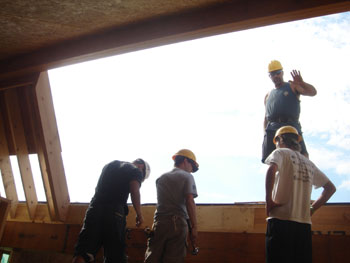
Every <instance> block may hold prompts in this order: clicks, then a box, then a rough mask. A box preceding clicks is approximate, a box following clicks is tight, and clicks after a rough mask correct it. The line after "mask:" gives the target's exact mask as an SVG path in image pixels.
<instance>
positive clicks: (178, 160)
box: [174, 155, 186, 166]
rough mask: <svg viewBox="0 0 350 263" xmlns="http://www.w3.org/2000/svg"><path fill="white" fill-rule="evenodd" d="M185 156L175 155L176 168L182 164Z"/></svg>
mask: <svg viewBox="0 0 350 263" xmlns="http://www.w3.org/2000/svg"><path fill="white" fill-rule="evenodd" d="M185 158H186V157H185V156H182V155H176V156H175V160H174V161H175V164H174V165H175V166H178V165H180V164H181V163H183V161H184V160H185Z"/></svg>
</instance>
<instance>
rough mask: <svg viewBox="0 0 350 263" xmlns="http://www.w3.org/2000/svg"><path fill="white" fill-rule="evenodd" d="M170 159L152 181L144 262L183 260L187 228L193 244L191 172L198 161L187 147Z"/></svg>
mask: <svg viewBox="0 0 350 263" xmlns="http://www.w3.org/2000/svg"><path fill="white" fill-rule="evenodd" d="M173 160H174V169H173V170H171V171H170V172H168V173H165V174H163V175H162V176H160V177H159V178H158V179H157V181H156V187H157V200H158V202H157V209H156V212H155V214H154V222H153V227H152V229H153V231H152V233H151V236H150V238H149V239H148V243H147V250H146V254H145V262H147V263H150V262H154V263H160V262H163V263H178V262H184V260H185V256H186V240H187V234H188V232H189V230H190V232H189V233H190V241H191V243H192V247H193V248H197V246H196V239H197V219H196V204H195V202H194V198H195V197H197V188H196V184H195V181H194V178H193V175H192V174H191V173H194V172H196V171H197V170H198V163H197V161H196V157H195V155H194V153H193V152H192V151H190V150H187V149H182V150H180V151H178V152H177V153H176V154H174V156H173Z"/></svg>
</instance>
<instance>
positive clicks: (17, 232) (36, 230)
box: [0, 204, 350, 263]
mask: <svg viewBox="0 0 350 263" xmlns="http://www.w3.org/2000/svg"><path fill="white" fill-rule="evenodd" d="M87 206H88V204H77V205H71V207H70V210H69V216H68V220H67V222H69V223H66V224H61V223H52V222H50V223H44V220H43V221H42V222H39V221H36V222H35V223H32V222H30V221H28V222H25V223H24V222H19V221H14V220H9V221H8V222H7V225H6V228H5V231H4V235H3V239H2V240H1V242H0V245H1V246H7V247H16V248H21V249H33V250H41V251H45V250H46V251H57V252H64V253H73V249H74V245H75V243H76V241H77V237H78V234H79V231H80V228H81V224H82V219H83V216H84V212H85V210H86V208H87ZM264 206H265V205H264V204H256V205H255V204H253V205H244V204H240V205H198V206H197V213H198V216H199V217H200V218H201V220H203V221H201V222H200V223H199V225H198V228H199V229H198V231H199V234H198V245H199V246H200V253H199V254H198V256H196V257H193V256H191V255H190V254H188V256H187V257H186V262H227V263H228V262H262V263H263V262H264V247H265V243H264V238H265V230H266V221H265V218H266V216H265V214H264V212H265V208H264ZM43 208H46V206H44V205H43ZM19 210H21V209H19ZM38 210H41V209H38ZM44 210H45V209H44ZM44 210H42V212H43V213H44ZM142 210H143V213H144V216H145V222H144V225H143V226H144V227H145V226H151V225H150V224H152V221H153V217H151V215H153V213H154V210H155V205H146V206H143V207H142ZM223 210H225V211H224V213H223V214H220V213H221V212H222V211H223ZM247 210H248V212H247ZM24 211H25V209H24V210H23V212H24ZM130 212H132V213H130V214H129V216H128V224H127V227H128V228H130V229H131V232H130V233H129V235H128V236H129V238H130V239H127V243H128V249H127V250H128V253H129V256H130V258H129V261H130V262H141V261H142V260H143V257H144V252H145V249H146V244H147V240H146V236H145V234H144V233H143V229H142V228H141V229H137V228H136V227H135V214H134V212H133V209H132V208H131V209H130ZM213 213H215V214H218V216H217V224H218V225H219V226H218V227H217V229H218V230H219V231H216V230H214V231H213V229H212V228H211V225H212V222H209V221H211V220H212V218H210V216H209V218H207V215H208V214H213ZM37 214H38V213H37ZM237 215H239V216H240V217H243V218H244V220H247V221H248V222H251V221H255V220H256V219H259V221H260V220H261V222H265V224H264V227H263V228H262V227H259V229H255V230H254V228H256V226H255V223H254V226H252V227H253V228H252V229H248V231H246V229H247V228H246V227H244V225H242V224H241V223H238V224H241V225H242V226H243V228H241V229H238V228H236V227H235V226H233V225H235V224H236V222H237V220H238V222H241V221H242V220H241V219H240V218H238V219H237ZM349 215H350V205H349V204H328V205H325V206H323V207H322V208H321V209H320V210H318V211H317V212H316V213H315V215H314V216H313V222H314V223H313V226H312V229H313V256H314V261H315V262H320V263H327V262H346V260H347V259H348V258H349V257H350V247H349V246H350V224H349V218H348V216H349ZM251 217H252V218H251ZM228 222H230V224H228ZM222 228H226V230H225V231H221V230H222ZM206 229H209V231H207V230H206ZM337 229H338V230H337ZM340 229H343V230H344V231H339V230H340ZM334 230H337V231H334ZM345 230H347V231H348V232H346V231H345ZM330 257H332V260H329V258H330Z"/></svg>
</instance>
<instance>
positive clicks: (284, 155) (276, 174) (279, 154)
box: [265, 126, 336, 263]
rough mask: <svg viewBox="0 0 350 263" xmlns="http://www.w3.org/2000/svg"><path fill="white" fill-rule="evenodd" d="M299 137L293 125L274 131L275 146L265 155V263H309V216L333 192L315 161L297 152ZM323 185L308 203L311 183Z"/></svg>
mask: <svg viewBox="0 0 350 263" xmlns="http://www.w3.org/2000/svg"><path fill="white" fill-rule="evenodd" d="M300 141H301V136H300V135H299V134H298V131H297V130H296V129H295V128H294V127H292V126H283V127H281V128H280V129H278V130H277V132H276V135H275V136H274V139H273V142H274V143H275V144H276V147H277V149H276V150H274V151H273V152H272V153H271V155H269V156H268V157H267V159H266V160H265V163H266V164H268V165H269V168H268V170H267V173H266V215H267V230H266V262H267V263H275V262H278V263H280V262H283V263H292V262H293V263H294V262H298V263H311V262H312V237H311V216H312V214H313V213H315V211H316V210H317V209H319V208H320V207H321V206H322V205H324V204H325V203H326V202H327V201H328V199H329V198H330V197H331V196H332V195H333V194H334V192H335V191H336V189H335V186H334V185H333V183H332V182H331V181H330V180H329V179H328V178H327V176H326V175H325V174H324V173H323V172H321V171H320V170H319V169H318V168H317V167H316V165H315V164H313V163H312V162H311V161H310V160H309V159H308V158H306V157H305V156H304V155H302V154H301V153H300V150H301V146H300V144H299V142H300ZM313 185H314V186H315V188H318V187H323V192H322V193H321V195H320V197H319V198H318V199H317V200H316V201H312V202H311V192H312V186H313ZM310 205H311V206H310Z"/></svg>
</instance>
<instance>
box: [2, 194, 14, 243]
mask: <svg viewBox="0 0 350 263" xmlns="http://www.w3.org/2000/svg"><path fill="white" fill-rule="evenodd" d="M10 205H11V201H10V200H8V199H6V198H2V197H0V240H1V238H2V233H3V232H4V229H5V225H6V219H7V215H8V213H9V211H10Z"/></svg>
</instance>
